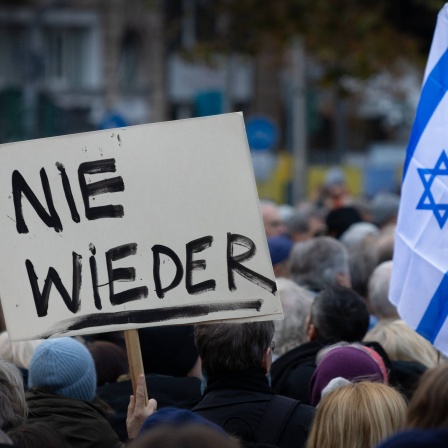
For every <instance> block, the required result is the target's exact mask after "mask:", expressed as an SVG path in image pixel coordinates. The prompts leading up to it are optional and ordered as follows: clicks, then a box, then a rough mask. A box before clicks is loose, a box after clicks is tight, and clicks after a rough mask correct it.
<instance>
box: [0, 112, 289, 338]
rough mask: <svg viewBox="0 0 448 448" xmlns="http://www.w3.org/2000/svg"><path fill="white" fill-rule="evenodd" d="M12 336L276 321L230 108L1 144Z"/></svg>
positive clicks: (241, 133) (251, 189)
mask: <svg viewBox="0 0 448 448" xmlns="http://www.w3.org/2000/svg"><path fill="white" fill-rule="evenodd" d="M0 173H1V175H0V182H1V188H0V191H1V198H0V205H1V213H0V228H1V231H2V237H1V243H0V244H1V246H0V249H1V253H2V258H1V267H0V297H1V301H2V306H3V310H4V314H5V318H6V325H7V329H8V333H9V335H10V338H11V340H21V339H38V338H46V337H51V336H57V335H76V334H88V333H95V332H102V331H113V330H127V329H132V328H139V327H144V326H151V325H174V324H186V323H195V322H204V321H221V320H229V319H247V320H251V319H257V320H258V319H260V318H261V319H271V318H280V317H281V316H282V312H281V306H280V303H279V299H278V296H277V293H276V285H275V281H274V275H273V272H272V266H271V262H270V258H269V253H268V249H267V244H266V238H265V235H264V228H263V224H262V221H261V216H260V211H259V204H258V197H257V191H256V185H255V180H254V176H253V172H252V165H251V160H250V153H249V149H248V145H247V139H246V133H245V128H244V120H243V117H242V115H240V114H226V115H220V116H215V117H204V118H199V119H190V120H181V121H176V122H166V123H156V124H150V125H142V126H134V127H128V128H122V129H113V130H104V131H97V132H91V133H85V134H76V135H69V136H63V137H54V138H49V139H40V140H33V141H26V142H18V143H11V144H6V145H2V146H1V147H0Z"/></svg>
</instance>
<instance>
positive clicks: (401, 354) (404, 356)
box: [364, 320, 438, 368]
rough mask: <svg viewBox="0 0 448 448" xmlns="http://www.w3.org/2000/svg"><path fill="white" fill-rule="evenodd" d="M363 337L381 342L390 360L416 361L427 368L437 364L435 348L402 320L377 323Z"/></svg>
mask: <svg viewBox="0 0 448 448" xmlns="http://www.w3.org/2000/svg"><path fill="white" fill-rule="evenodd" d="M364 339H365V340H366V341H376V342H378V343H379V344H381V346H382V347H383V348H384V350H385V352H386V353H387V356H388V357H389V359H390V360H391V361H411V362H418V363H421V364H423V365H424V366H426V367H428V368H431V367H435V366H436V365H437V364H438V354H437V350H436V349H435V348H434V347H433V346H432V345H431V343H430V342H429V341H427V340H426V339H425V338H423V337H422V336H420V335H419V334H418V333H416V332H415V331H414V330H413V329H412V328H410V327H408V326H407V325H406V324H405V323H404V322H403V321H402V320H394V321H390V322H389V321H385V322H384V323H379V324H378V325H376V326H375V327H373V329H372V330H370V331H369V332H368V333H367V334H366V336H365V338H364Z"/></svg>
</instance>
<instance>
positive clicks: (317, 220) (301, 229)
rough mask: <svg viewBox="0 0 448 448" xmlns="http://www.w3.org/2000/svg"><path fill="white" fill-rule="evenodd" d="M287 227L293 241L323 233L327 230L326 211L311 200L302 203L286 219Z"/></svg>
mask: <svg viewBox="0 0 448 448" xmlns="http://www.w3.org/2000/svg"><path fill="white" fill-rule="evenodd" d="M286 228H287V231H288V234H289V235H290V237H291V239H292V240H293V241H304V240H308V239H310V238H313V237H314V236H318V235H321V234H322V232H323V231H324V230H325V223H324V212H323V211H322V210H320V209H318V208H317V207H316V206H315V205H314V204H312V203H310V202H305V203H302V204H300V205H298V206H297V208H296V209H295V211H294V213H293V214H292V215H291V216H290V217H289V219H288V220H287V221H286Z"/></svg>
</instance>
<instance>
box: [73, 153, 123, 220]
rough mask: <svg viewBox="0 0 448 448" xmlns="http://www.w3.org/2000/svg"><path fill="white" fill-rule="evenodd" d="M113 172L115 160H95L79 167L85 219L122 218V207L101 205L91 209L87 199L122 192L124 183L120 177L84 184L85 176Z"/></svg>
mask: <svg viewBox="0 0 448 448" xmlns="http://www.w3.org/2000/svg"><path fill="white" fill-rule="evenodd" d="M115 171H116V168H115V159H105V160H95V161H92V162H84V163H81V164H80V165H79V168H78V179H79V186H80V188H81V193H82V198H83V201H84V209H85V213H86V218H87V219H90V220H93V219H100V218H122V217H123V216H124V209H123V206H122V205H102V206H99V207H91V206H90V203H89V198H90V197H92V196H96V195H98V194H103V193H116V192H118V191H124V183H123V179H122V177H121V176H116V177H112V178H110V179H104V180H100V181H98V182H92V183H90V184H88V183H87V182H86V178H85V175H86V174H98V173H115Z"/></svg>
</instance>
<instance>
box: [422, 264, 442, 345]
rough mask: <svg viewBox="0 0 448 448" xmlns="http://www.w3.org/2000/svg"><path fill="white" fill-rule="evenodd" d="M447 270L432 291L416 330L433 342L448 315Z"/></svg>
mask: <svg viewBox="0 0 448 448" xmlns="http://www.w3.org/2000/svg"><path fill="white" fill-rule="evenodd" d="M447 299H448V272H447V273H446V274H445V275H444V277H443V279H442V281H441V282H440V285H439V286H438V288H437V291H436V292H435V293H434V295H433V297H432V299H431V301H430V302H429V305H428V308H427V309H426V311H425V314H424V315H423V317H422V320H421V321H420V323H419V325H418V327H417V329H416V331H417V333H419V334H421V335H422V336H424V337H425V338H426V339H428V340H429V341H430V342H431V343H433V342H434V340H435V339H436V337H437V335H438V334H439V331H440V329H441V328H442V326H443V324H444V322H445V320H446V318H447V317H448V300H447Z"/></svg>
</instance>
